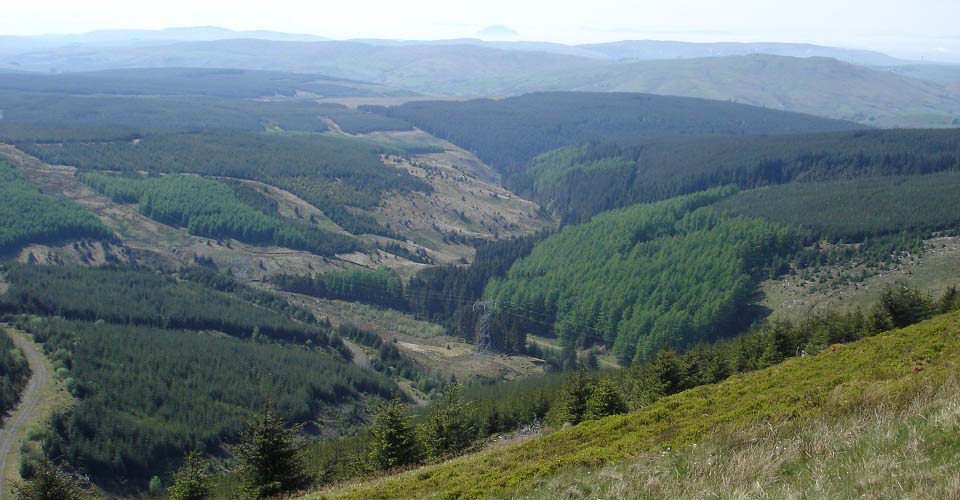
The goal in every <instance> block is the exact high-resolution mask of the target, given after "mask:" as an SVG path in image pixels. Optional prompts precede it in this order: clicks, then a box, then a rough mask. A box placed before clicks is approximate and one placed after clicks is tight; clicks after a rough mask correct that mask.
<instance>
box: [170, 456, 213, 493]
mask: <svg viewBox="0 0 960 500" xmlns="http://www.w3.org/2000/svg"><path fill="white" fill-rule="evenodd" d="M208 480H209V478H208V475H207V463H206V462H205V461H204V460H203V458H201V456H200V452H199V451H191V452H190V453H188V454H187V457H186V459H184V462H183V465H181V466H180V468H179V469H178V470H177V472H176V473H174V474H173V485H172V486H170V490H169V491H168V492H167V500H204V499H206V498H207V497H208V496H209V495H210V485H209V484H208Z"/></svg>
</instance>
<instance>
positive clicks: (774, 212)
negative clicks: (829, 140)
mask: <svg viewBox="0 0 960 500" xmlns="http://www.w3.org/2000/svg"><path fill="white" fill-rule="evenodd" d="M957 193H960V172H957V171H952V172H942V173H936V174H930V175H914V176H909V177H903V176H892V177H874V178H865V179H855V180H843V181H831V182H811V183H794V184H785V185H781V186H770V187H764V188H760V189H753V190H750V191H741V192H739V193H737V194H735V195H734V196H731V197H730V198H728V199H725V200H722V201H720V202H719V203H717V209H718V210H720V211H721V212H724V213H728V214H732V215H740V216H746V217H761V218H765V219H767V220H771V221H775V222H779V223H782V224H789V225H792V226H798V227H804V228H807V229H809V230H811V231H812V232H813V234H814V235H815V237H816V238H822V239H825V240H827V241H830V242H833V243H861V244H862V245H861V248H860V254H861V255H863V256H868V257H870V258H872V259H874V260H882V259H884V258H888V257H889V256H890V255H891V254H894V253H896V252H902V251H912V252H914V253H918V252H919V251H920V250H922V244H921V242H922V240H924V239H926V238H929V237H930V235H931V233H933V232H934V231H940V232H946V234H957V232H958V231H960V211H958V210H957V209H956V202H957Z"/></svg>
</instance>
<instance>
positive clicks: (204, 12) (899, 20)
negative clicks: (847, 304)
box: [0, 0, 960, 59]
mask: <svg viewBox="0 0 960 500" xmlns="http://www.w3.org/2000/svg"><path fill="white" fill-rule="evenodd" d="M5 3H7V5H4V6H3V8H2V15H0V34H42V33H78V32H85V31H91V30H95V29H113V28H147V29H157V28H164V27H170V26H198V25H216V26H223V27H228V28H233V29H269V30H276V31H287V32H300V33H311V34H317V35H323V36H328V37H331V38H337V39H344V38H356V37H379V38H406V39H438V38H453V37H463V36H472V35H473V34H475V33H476V31H477V30H479V29H480V28H482V27H484V26H487V25H494V24H496V25H506V26H509V27H511V28H512V29H514V30H516V31H517V32H518V33H519V34H520V36H521V38H523V39H530V40H549V41H557V42H565V43H582V42H600V41H611V40H619V39H641V38H657V39H671V40H689V41H714V40H716V41H733V40H743V41H758V40H764V41H791V42H797V41H809V42H814V43H824V44H834V45H844V46H851V47H867V48H876V49H879V50H884V51H887V52H894V53H899V54H902V55H908V54H937V53H942V54H944V55H949V56H956V58H957V59H960V0H913V1H906V0H846V1H844V0H800V1H797V0H791V1H781V0H777V1H763V0H656V1H648V0H634V1H621V0H590V1H577V2H570V1H564V0H476V1H454V0H392V1H381V0H337V1H326V0H309V1H300V0H270V1H259V2H243V1H237V0H233V1H220V0H164V1H162V2H143V1H135V0H123V1H120V0H71V1H52V0H26V1H9V2H5ZM949 58H951V59H952V58H954V57H949Z"/></svg>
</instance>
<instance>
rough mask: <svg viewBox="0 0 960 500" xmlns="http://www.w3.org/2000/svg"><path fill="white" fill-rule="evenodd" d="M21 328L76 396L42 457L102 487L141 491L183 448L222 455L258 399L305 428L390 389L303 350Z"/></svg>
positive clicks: (123, 330)
mask: <svg viewBox="0 0 960 500" xmlns="http://www.w3.org/2000/svg"><path fill="white" fill-rule="evenodd" d="M22 326H23V327H24V328H25V329H27V330H28V331H30V332H31V333H33V334H34V336H35V338H36V339H37V340H39V341H41V342H43V344H44V350H45V351H46V353H47V354H48V356H50V357H51V359H52V360H53V362H54V364H55V366H57V367H59V368H62V369H63V370H64V373H63V376H64V383H65V385H66V386H67V388H68V389H70V391H71V392H72V393H73V394H74V395H75V396H76V397H77V399H78V401H77V402H76V403H75V404H74V405H73V406H71V407H70V408H67V409H64V410H63V411H61V412H60V413H57V414H56V415H55V416H54V417H53V419H52V422H51V425H50V427H48V428H47V429H46V430H45V431H44V433H43V435H41V436H38V437H39V438H41V439H43V440H44V442H45V452H46V454H47V455H48V456H49V457H51V458H57V459H62V460H66V461H67V462H68V463H70V464H73V465H75V466H76V467H79V468H80V470H82V471H84V472H85V473H88V474H90V475H91V476H92V478H93V479H94V480H95V481H96V482H97V483H99V484H101V485H104V486H109V487H112V488H130V486H134V487H135V488H139V489H143V488H144V487H145V486H146V484H147V481H148V480H149V479H150V477H151V476H153V475H157V474H160V473H163V472H164V471H169V470H170V469H172V468H173V467H174V466H175V464H177V463H178V462H179V460H180V459H181V457H182V456H183V455H184V454H185V453H186V452H187V451H190V450H192V449H198V450H200V451H202V452H205V453H211V454H216V453H220V452H221V451H222V446H223V445H224V444H225V443H230V442H235V441H236V440H237V439H238V437H239V436H238V435H239V432H240V431H241V430H242V429H243V428H244V426H245V423H246V422H247V420H248V419H249V418H250V416H251V415H252V414H254V413H255V412H257V411H259V410H260V409H261V408H263V407H264V405H266V404H268V403H269V404H272V405H273V407H274V409H275V411H277V412H278V413H279V414H280V415H282V416H283V417H284V418H287V419H289V420H290V421H291V422H298V423H306V422H311V421H313V420H314V419H317V418H319V417H322V418H325V419H328V418H337V417H336V416H337V415H338V414H339V413H340V412H344V413H349V411H351V409H352V405H353V404H356V403H357V402H358V401H360V400H361V399H362V398H365V397H370V396H379V397H383V398H387V397H390V395H391V394H392V393H393V392H394V391H396V385H394V384H393V383H392V382H390V381H389V380H387V379H385V378H383V377H382V376H380V375H378V374H375V373H373V372H370V371H366V370H363V369H360V368H357V367H355V366H351V365H349V364H346V363H344V362H343V360H342V359H337V358H335V357H331V356H330V355H328V354H324V353H322V352H319V351H315V350H312V349H304V348H299V347H292V346H282V345H276V344H269V343H268V344H263V343H257V342H250V341H243V340H238V339H233V338H229V337H223V336H217V335H215V334H210V333H203V332H195V331H182V330H173V329H157V328H149V327H138V326H128V325H122V324H102V322H101V323H88V322H80V321H67V320H62V319H52V318H51V319H43V320H40V319H38V320H31V321H29V322H27V323H26V324H24V325H22ZM58 371H59V370H58ZM343 405H347V407H346V408H344V409H338V407H341V406H343ZM125 479H126V480H129V481H133V485H126V486H124V484H123V483H124V480H125Z"/></svg>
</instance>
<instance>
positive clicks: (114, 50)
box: [3, 39, 606, 96]
mask: <svg viewBox="0 0 960 500" xmlns="http://www.w3.org/2000/svg"><path fill="white" fill-rule="evenodd" d="M3 62H4V65H6V66H7V67H13V68H15V69H30V70H36V71H52V70H55V71H69V72H75V71H92V70H103V69H118V68H158V67H203V68H211V67H213V68H240V69H254V70H272V71H287V72H296V73H311V74H323V75H330V76H336V77H341V78H349V79H355V80H363V81H370V82H376V83H381V84H387V85H393V84H394V83H399V84H400V85H399V86H401V87H403V88H405V89H409V90H414V91H417V92H420V91H423V92H424V93H432V94H447V95H473V96H476V95H503V94H509V93H512V92H514V90H515V89H516V88H517V87H518V86H519V85H520V84H522V83H523V82H525V81H527V80H529V78H530V75H531V74H554V73H558V72H559V73H565V72H569V71H579V70H584V69H587V68H589V67H598V66H600V65H603V64H606V63H603V62H601V61H597V60H593V59H587V58H582V57H572V56H566V55H558V54H546V53H542V52H518V51H504V50H498V49H494V48H487V47H479V46H474V45H435V46H434V45H399V46H398V45H372V44H368V43H358V42H312V43H304V42H278V41H272V40H254V39H237V40H218V41H211V42H180V43H175V44H167V45H151V46H124V47H100V48H91V47H79V46H73V47H63V48H58V49H51V50H45V51H34V52H29V53H24V54H20V55H17V56H12V57H6V58H5V60H4V61H3ZM418 89H419V90H418Z"/></svg>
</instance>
